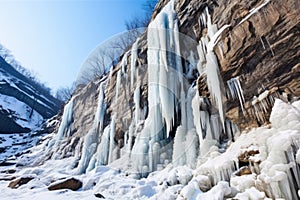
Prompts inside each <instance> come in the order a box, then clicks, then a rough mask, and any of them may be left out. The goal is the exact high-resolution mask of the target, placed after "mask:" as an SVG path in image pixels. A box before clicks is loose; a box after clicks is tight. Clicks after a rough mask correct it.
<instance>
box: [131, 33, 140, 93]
mask: <svg viewBox="0 0 300 200" xmlns="http://www.w3.org/2000/svg"><path fill="white" fill-rule="evenodd" d="M138 42H139V38H137V40H136V41H135V42H134V43H133V45H132V49H131V63H130V86H131V88H133V82H134V79H135V63H136V59H137V54H138Z"/></svg>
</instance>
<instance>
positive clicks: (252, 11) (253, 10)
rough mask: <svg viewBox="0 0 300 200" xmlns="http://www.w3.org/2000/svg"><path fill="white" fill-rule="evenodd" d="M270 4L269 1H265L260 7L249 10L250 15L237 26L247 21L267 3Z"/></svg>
mask: <svg viewBox="0 0 300 200" xmlns="http://www.w3.org/2000/svg"><path fill="white" fill-rule="evenodd" d="M269 2H270V0H265V2H264V3H262V4H261V5H259V6H257V7H256V8H253V9H251V10H250V13H249V14H248V15H247V16H246V17H245V18H244V19H242V20H241V21H240V23H239V25H240V24H242V23H243V22H245V21H247V20H248V19H249V18H250V17H251V16H252V15H253V14H255V13H257V12H258V11H259V10H260V9H262V8H263V7H264V6H266V5H267V4H268V3H269Z"/></svg>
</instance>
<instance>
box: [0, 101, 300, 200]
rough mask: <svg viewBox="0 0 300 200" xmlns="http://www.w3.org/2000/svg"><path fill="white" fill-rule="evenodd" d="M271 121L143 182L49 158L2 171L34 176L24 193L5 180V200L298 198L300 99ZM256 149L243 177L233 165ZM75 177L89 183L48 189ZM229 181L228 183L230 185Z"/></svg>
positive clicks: (37, 150)
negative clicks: (223, 149) (82, 171)
mask: <svg viewBox="0 0 300 200" xmlns="http://www.w3.org/2000/svg"><path fill="white" fill-rule="evenodd" d="M270 121H271V123H272V124H271V125H269V126H266V127H261V128H256V129H253V130H251V131H249V132H244V133H242V134H241V135H240V136H238V137H237V138H236V140H235V142H233V143H231V145H230V146H229V147H228V148H227V150H226V152H225V153H219V152H218V151H217V148H211V149H210V151H209V152H207V154H206V156H205V157H201V158H198V160H197V161H198V164H197V167H196V169H191V168H189V167H187V166H178V167H173V165H172V164H169V165H168V166H167V167H166V168H164V169H162V170H161V171H156V172H153V173H151V174H150V175H149V176H148V177H147V178H142V179H136V178H135V177H136V176H135V175H134V174H128V173H126V172H124V171H122V170H120V168H121V166H120V165H119V164H120V162H114V163H112V164H110V166H100V167H97V168H95V169H93V170H92V171H89V172H87V173H85V174H81V175H76V172H75V171H74V170H73V169H74V166H73V163H74V162H75V158H74V157H70V158H66V159H62V160H48V161H46V162H45V163H44V164H42V165H40V166H34V167H15V166H8V167H1V168H0V171H1V172H2V173H1V174H0V177H4V176H9V175H8V174H4V173H3V171H4V170H7V169H15V170H16V172H15V174H12V175H11V176H15V177H26V176H30V177H34V179H33V180H32V181H30V182H29V183H27V184H26V185H23V186H21V187H20V188H18V189H10V188H8V187H7V186H8V184H9V182H8V181H0V193H1V199H24V200H25V199H26V200H27V199H51V200H56V199H59V200H61V199H98V198H97V197H96V196H95V194H101V195H103V196H104V197H105V198H106V199H168V200H169V199H225V198H233V197H234V199H257V200H259V199H270V198H267V195H268V196H269V197H270V194H272V195H274V196H275V197H277V196H282V194H284V195H285V196H286V197H288V198H287V199H294V198H295V196H293V195H295V194H296V195H299V194H297V193H299V188H298V190H296V191H294V192H296V193H294V194H292V193H293V192H292V190H293V189H292V188H295V186H296V183H295V185H290V182H289V181H288V180H289V178H291V177H289V176H290V175H291V174H290V173H289V172H290V170H293V171H294V173H295V177H296V178H295V180H296V182H297V181H299V174H297V172H298V173H299V165H300V159H299V158H300V151H299V141H300V101H298V102H295V103H294V104H293V105H292V104H287V103H284V102H282V101H281V100H276V103H275V105H274V108H273V111H272V114H271V118H270ZM47 137H48V138H49V139H50V138H51V137H52V135H49V136H46V137H45V138H44V140H45V142H44V143H42V144H41V145H39V146H36V147H34V148H33V149H32V153H31V154H27V155H25V156H23V157H21V158H20V159H19V162H20V163H24V164H26V163H27V164H29V163H31V164H32V162H33V161H34V160H37V158H39V156H40V155H42V153H43V151H45V147H46V143H47ZM8 143H9V141H7V144H8ZM292 145H294V146H296V147H298V150H297V152H292V151H290V150H289V149H290V147H291V146H292ZM297 145H298V146H297ZM251 150H252V151H254V150H258V153H256V154H255V155H252V156H250V157H249V160H250V161H251V163H252V165H250V166H249V167H250V168H252V169H251V171H252V173H251V174H245V175H241V176H238V175H237V173H238V172H237V171H235V170H236V169H235V168H233V167H232V164H233V165H234V163H235V162H237V161H238V160H237V159H238V156H239V155H241V154H242V153H244V152H246V151H251ZM285 155H287V156H285ZM195 162H196V161H195ZM69 177H74V178H77V179H79V180H81V181H82V182H83V186H82V188H81V189H80V190H79V191H71V190H66V189H64V190H58V191H48V189H47V187H48V186H49V184H50V183H52V182H53V181H57V180H60V179H62V178H69ZM226 177H227V178H228V180H227V181H224V180H226V179H227V178H226ZM268 186H271V187H269V188H268ZM296 187H297V186H296ZM263 190H265V191H263ZM266 192H269V194H266ZM296 198H297V196H296ZM298 198H299V197H298Z"/></svg>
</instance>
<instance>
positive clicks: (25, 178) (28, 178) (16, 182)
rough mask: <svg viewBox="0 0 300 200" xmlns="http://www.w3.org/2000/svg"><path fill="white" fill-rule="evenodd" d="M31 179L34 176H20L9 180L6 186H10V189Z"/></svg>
mask: <svg viewBox="0 0 300 200" xmlns="http://www.w3.org/2000/svg"><path fill="white" fill-rule="evenodd" d="M32 179H34V178H33V177H21V178H18V179H16V180H13V181H11V182H10V183H9V184H8V187H10V188H12V189H16V188H18V187H20V186H21V185H25V184H27V183H28V182H29V181H31V180H32Z"/></svg>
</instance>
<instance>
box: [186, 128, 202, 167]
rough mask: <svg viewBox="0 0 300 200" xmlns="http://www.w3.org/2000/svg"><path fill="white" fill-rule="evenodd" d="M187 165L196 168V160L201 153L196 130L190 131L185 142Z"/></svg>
mask: <svg viewBox="0 0 300 200" xmlns="http://www.w3.org/2000/svg"><path fill="white" fill-rule="evenodd" d="M185 151H186V164H187V165H188V166H189V167H191V168H195V167H196V162H195V161H196V160H197V157H198V152H199V140H198V137H197V132H196V130H195V129H191V130H189V131H188V133H187V136H186V142H185Z"/></svg>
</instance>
